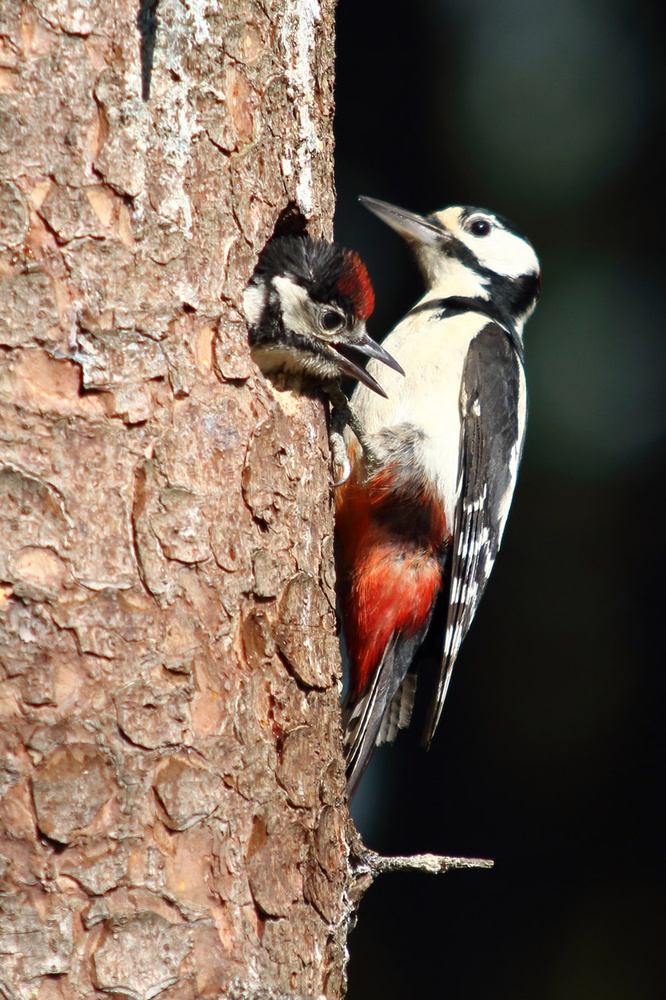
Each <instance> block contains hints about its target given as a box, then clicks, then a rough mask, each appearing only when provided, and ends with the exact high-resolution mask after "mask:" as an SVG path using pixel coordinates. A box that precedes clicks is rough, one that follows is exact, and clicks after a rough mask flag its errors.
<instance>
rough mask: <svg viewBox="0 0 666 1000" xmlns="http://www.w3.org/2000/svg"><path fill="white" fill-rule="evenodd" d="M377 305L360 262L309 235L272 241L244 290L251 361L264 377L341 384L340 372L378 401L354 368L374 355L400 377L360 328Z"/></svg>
mask: <svg viewBox="0 0 666 1000" xmlns="http://www.w3.org/2000/svg"><path fill="white" fill-rule="evenodd" d="M374 304H375V297H374V293H373V290H372V285H371V284H370V278H369V277H368V272H367V270H366V268H365V265H364V263H363V262H362V260H361V259H360V257H359V256H358V255H357V254H355V253H353V252H352V251H351V250H344V249H342V248H341V247H338V246H336V245H335V244H331V243H326V242H324V241H323V240H313V239H310V237H309V236H285V237H278V238H276V239H273V240H271V241H270V242H269V243H268V244H267V245H266V247H265V249H264V250H263V252H262V254H261V256H260V258H259V262H258V263H257V267H256V269H255V271H254V274H253V275H252V278H251V279H250V282H249V284H248V286H247V289H246V291H245V297H244V307H245V317H246V319H247V323H248V327H249V331H250V345H251V347H252V356H253V358H254V360H255V361H256V363H257V364H258V365H259V367H260V368H261V370H262V371H263V372H264V374H265V375H273V374H278V373H284V374H285V375H288V376H289V375H291V376H299V377H305V378H306V380H308V381H310V382H313V383H315V384H319V385H322V386H323V387H324V388H325V387H326V386H327V385H331V384H334V383H339V382H340V379H341V378H342V376H343V375H349V376H351V377H352V378H355V379H358V380H359V382H363V383H364V384H365V385H367V386H368V387H369V388H370V389H373V390H374V391H375V392H377V393H379V394H380V395H382V396H384V395H385V393H384V390H383V389H382V388H381V386H380V385H379V383H378V382H377V381H376V380H375V379H374V378H373V377H372V375H370V374H369V373H368V372H367V371H366V370H365V369H364V368H362V367H361V366H360V364H359V363H358V362H359V361H361V360H362V358H359V357H358V355H362V356H365V357H369V358H377V360H379V361H382V362H383V363H384V364H386V365H388V366H389V367H390V368H394V369H395V370H396V371H399V372H402V369H401V367H400V365H399V364H398V363H397V361H394V360H393V358H392V357H391V355H390V354H388V352H387V351H385V350H384V349H383V348H382V347H380V345H379V344H377V343H375V341H374V340H373V339H372V338H371V337H370V336H368V333H367V331H366V328H365V324H366V320H367V319H368V317H369V316H370V314H371V312H372V310H373V308H374Z"/></svg>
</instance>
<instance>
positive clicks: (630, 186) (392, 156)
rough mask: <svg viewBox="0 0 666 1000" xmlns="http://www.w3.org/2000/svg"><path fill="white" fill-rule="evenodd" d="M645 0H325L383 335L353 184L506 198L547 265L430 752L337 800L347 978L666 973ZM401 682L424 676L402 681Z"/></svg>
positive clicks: (649, 28) (560, 979) (603, 985)
mask: <svg viewBox="0 0 666 1000" xmlns="http://www.w3.org/2000/svg"><path fill="white" fill-rule="evenodd" d="M663 19H664V14H663V13H660V12H659V11H658V10H657V5H656V4H653V3H647V2H641V0H638V2H636V0H631V2H630V0H560V2H555V0H548V2H547V0H534V2H529V0H503V2H501V3H500V2H494V3H493V2H491V0H412V2H410V3H400V4H398V3H393V4H392V3H390V2H387V0H384V2H380V0H364V2H358V0H341V2H340V4H339V7H338V66H337V71H338V83H337V118H336V135H337V184H338V215H337V219H336V225H337V238H338V240H339V241H340V242H342V243H344V244H345V245H347V246H351V247H354V248H355V249H357V250H359V251H360V252H361V254H362V256H363V257H364V258H365V259H366V262H367V263H368V266H369V269H370V273H371V275H372V278H373V281H374V284H375V288H376V292H377V296H378V307H377V310H376V314H375V318H374V321H373V322H372V323H371V332H373V333H374V334H375V335H377V336H383V334H384V333H386V332H387V331H388V330H389V329H390V327H391V325H392V324H393V323H394V322H395V321H396V320H397V319H398V318H399V317H400V315H401V314H402V313H403V312H404V311H405V310H406V309H407V307H408V306H409V305H410V304H411V302H412V301H413V300H414V299H415V298H416V297H417V296H418V295H420V293H421V283H420V278H419V276H418V273H417V271H416V268H415V266H414V265H413V264H412V261H411V259H410V257H409V254H408V251H407V249H406V247H405V246H404V245H403V244H402V241H401V240H400V239H399V237H398V236H397V235H395V234H393V233H392V232H391V231H390V230H389V229H388V228H385V227H383V226H382V225H381V224H380V223H379V222H378V221H377V220H376V219H374V218H373V217H372V216H371V215H370V214H369V213H367V212H366V211H364V210H363V209H362V208H361V207H360V206H359V205H357V204H356V197H357V195H358V194H367V195H372V196H374V197H378V198H382V199H385V200H387V201H392V202H394V203H396V204H398V205H401V206H403V207H405V208H409V209H412V210H414V211H419V212H428V211H432V210H434V209H438V208H442V207H443V206H444V205H447V204H460V203H463V204H475V205H479V206H484V207H488V208H491V209H494V210H496V211H499V212H501V213H502V214H504V215H507V216H509V217H510V218H511V219H512V220H513V221H514V222H515V223H516V224H517V225H518V226H519V227H520V228H522V229H523V231H524V232H525V233H526V234H527V235H528V236H529V237H530V238H531V239H532V241H533V243H534V245H535V246H536V248H537V250H538V252H539V254H540V257H541V260H542V264H543V272H544V286H543V294H542V299H541V302H540V304H539V306H538V309H537V312H536V315H535V317H534V318H533V319H532V320H531V321H530V323H529V324H528V327H527V332H526V349H527V367H528V376H529V385H530V421H529V426H528V434H527V444H526V450H525V456H524V460H523V466H522V470H521V476H520V480H519V484H518V489H517V493H516V498H515V501H514V506H513V509H512V513H511V517H510V519H509V525H508V528H507V531H506V535H505V540H504V544H503V549H502V552H501V554H500V557H499V560H498V562H497V565H496V568H495V570H494V573H493V577H492V580H491V583H490V585H489V588H488V591H487V593H486V596H485V598H484V600H483V602H482V605H481V609H480V611H479V614H478V616H477V619H476V621H475V623H474V626H473V628H472V631H471V633H470V635H469V636H468V638H467V640H466V642H465V644H464V646H463V650H462V653H461V655H460V657H459V660H458V664H457V666H456V670H455V672H454V680H453V685H452V688H451V691H450V694H449V698H448V700H447V704H446V707H445V711H444V716H443V719H442V723H441V725H440V730H439V731H438V734H437V737H436V739H435V744H434V747H433V749H432V751H431V752H430V753H428V754H426V753H425V752H423V751H422V750H421V749H420V747H419V745H418V742H419V733H418V732H415V731H413V730H410V731H409V732H408V733H406V734H402V735H401V736H400V737H399V739H398V741H397V743H396V745H395V747H393V748H392V749H386V750H382V751H379V752H378V753H377V754H376V756H375V759H374V761H373V764H372V765H371V768H370V770H369V771H368V773H367V775H366V778H365V779H364V781H363V784H362V786H361V791H360V792H359V794H358V796H357V800H356V803H355V814H356V816H357V820H358V823H359V826H360V828H361V830H362V832H363V834H364V837H365V839H366V842H367V843H368V844H369V845H370V846H372V847H374V848H375V849H377V850H380V851H382V852H384V853H412V852H418V851H435V852H440V853H449V854H467V855H478V856H484V857H492V858H494V859H495V861H496V868H495V870H494V871H493V872H492V873H488V872H469V873H453V874H450V875H447V876H446V877H445V878H442V879H432V878H428V877H426V876H406V875H402V876H398V875H393V876H384V877H383V879H382V880H381V881H380V882H378V883H377V884H376V885H375V886H374V887H373V888H372V889H371V891H370V892H369V894H368V896H367V897H366V899H365V900H364V902H363V905H362V908H361V911H360V917H359V923H358V927H357V929H356V930H355V931H354V933H353V935H352V938H351V956H352V957H351V965H350V990H349V1000H379V998H382V1000H392V998H398V997H399V998H411V997H419V998H425V1000H429V998H435V997H436V998H446V1000H480V998H483V1000H522V998H529V1000H661V998H663V997H664V996H666V973H665V971H664V970H665V964H666V962H665V958H664V956H665V955H666V922H665V921H664V916H665V910H666V903H665V901H664V889H665V888H666V885H665V882H666V880H665V879H664V772H665V770H666V768H665V766H664V765H665V763H666V761H665V754H664V747H665V740H664V736H663V731H664V724H663V717H664V709H665V697H664V696H665V694H666V683H665V677H666V663H665V662H664V661H665V659H666V657H665V655H664V640H663V627H662V626H663V621H664V617H665V613H664V583H663V577H664V566H665V565H666V558H665V557H666V552H665V549H666V544H665V543H666V531H665V530H664V516H665V514H666V502H665V501H666V497H665V490H664V476H665V472H664V455H665V450H666V449H665V443H666V322H665V317H666V306H665V303H664V287H665V284H666V283H665V281H664V246H665V244H666V220H665V212H664V200H665V197H666V196H665V194H664V186H665V181H666V169H665V166H666V164H665V162H664V161H665V157H664V96H665V92H666V90H665V85H664V84H665V75H666V70H665V66H666V63H665V60H664V54H663V53H664V24H663ZM422 696H423V693H422Z"/></svg>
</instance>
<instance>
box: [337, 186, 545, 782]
mask: <svg viewBox="0 0 666 1000" xmlns="http://www.w3.org/2000/svg"><path fill="white" fill-rule="evenodd" d="M361 201H362V202H363V203H364V204H365V205H366V207H367V208H369V209H370V210H371V211H372V212H374V213H375V215H377V216H379V218H380V219H382V220H383V221H384V222H387V223H388V224H389V225H390V226H391V227H392V228H393V229H395V230H396V231H397V232H398V233H400V234H401V235H402V236H403V237H404V238H405V239H406V240H407V241H408V243H409V244H410V246H411V248H412V250H413V251H414V254H415V256H416V259H417V262H418V264H419V266H420V269H421V271H422V273H423V276H424V278H425V283H426V289H427V290H426V293H425V295H424V296H423V298H422V299H421V300H420V301H419V302H418V303H417V304H416V305H415V306H414V307H413V308H412V309H410V310H409V312H408V313H407V315H406V316H405V317H404V319H402V320H401V322H400V323H398V325H397V326H396V327H395V329H394V330H393V331H392V332H391V333H390V334H389V335H388V337H387V338H386V340H385V344H386V348H387V350H389V351H390V352H391V354H392V355H393V356H394V357H395V358H397V360H398V361H399V362H400V364H401V365H402V367H403V368H404V371H405V378H400V379H398V378H396V377H394V376H393V374H392V373H391V372H388V373H387V376H386V378H385V379H384V386H385V388H386V393H387V398H379V397H378V396H375V395H373V394H371V393H369V392H368V391H367V389H366V388H365V387H364V386H362V385H359V386H358V387H357V388H356V390H355V392H354V394H353V395H352V398H351V405H352V407H353V409H354V412H355V413H356V415H357V418H358V421H359V423H360V424H361V426H362V428H363V447H362V448H361V447H360V446H359V445H358V444H356V443H354V442H353V441H352V440H351V437H350V440H349V448H350V454H351V457H352V474H351V477H350V479H349V481H348V482H347V484H346V485H345V486H344V487H343V488H342V489H341V490H340V491H338V493H337V494H336V507H337V514H336V518H337V533H338V579H339V587H340V592H341V610H342V617H343V626H344V633H345V640H346V645H347V651H348V655H349V660H350V686H349V691H348V694H347V698H346V701H345V705H344V719H345V744H346V753H347V766H348V794H349V797H351V796H352V795H353V794H354V792H355V790H356V787H357V785H358V782H359V780H360V778H361V776H362V774H363V771H364V769H365V767H366V766H367V763H368V761H369V759H370V756H371V754H372V751H373V749H374V747H375V745H376V744H378V743H382V742H384V741H385V740H393V739H394V738H395V735H396V733H397V730H398V729H399V728H403V727H404V726H406V725H407V724H408V723H409V719H410V715H411V709H412V704H413V700H414V692H415V685H416V669H417V666H418V655H417V654H418V653H419V650H420V647H421V646H422V643H423V642H424V640H425V639H426V637H428V643H427V647H428V649H432V645H433V642H434V643H435V644H436V648H437V660H438V661H439V667H438V678H437V682H436V687H435V690H434V694H433V696H432V700H431V703H430V706H429V710H428V715H427V721H426V727H425V732H424V744H425V745H426V746H429V745H430V742H431V740H432V738H433V735H434V732H435V729H436V727H437V724H438V722H439V718H440V715H441V712H442V706H443V703H444V698H445V696H446V692H447V688H448V686H449V682H450V679H451V670H452V668H453V664H454V662H455V659H456V656H457V655H458V651H459V649H460V644H461V643H462V641H463V639H464V637H465V635H466V633H467V630H468V629H469V627H470V625H471V622H472V619H473V617H474V614H475V612H476V609H477V606H478V603H479V600H480V598H481V595H482V594H483V591H484V589H485V587H486V583H487V582H488V577H489V575H490V571H491V569H492V567H493V563H494V561H495V557H496V555H497V552H498V549H499V547H500V542H501V540H502V534H503V532H504V526H505V524H506V519H507V515H508V512H509V506H510V504H511V498H512V496H513V491H514V486H515V483H516V476H517V473H518V465H519V462H520V457H521V453H522V448H523V439H524V434H525V420H526V414H527V392H526V383H525V371H524V367H523V326H524V324H525V321H526V320H527V319H528V317H529V316H530V315H531V313H532V311H533V310H534V307H535V305H536V301H537V297H538V293H539V288H540V284H541V273H540V266H539V261H538V259H537V256H536V254H535V252H534V250H533V248H532V246H531V244H530V243H529V242H528V241H527V240H526V239H525V238H524V237H523V236H521V235H520V233H518V232H517V231H516V230H515V229H514V228H513V227H512V226H511V225H510V224H509V223H508V222H507V221H506V220H505V219H503V218H501V217H500V216H498V215H495V214H494V213H492V212H488V211H485V210H484V209H478V208H465V207H454V208H446V209H444V210H442V211H441V212H435V213H434V214H433V215H429V216H427V217H423V216H420V215H414V214H413V213H411V212H406V211H403V210H402V209H399V208H396V207H395V206H393V205H388V204H386V203H385V202H381V201H376V200H374V199H371V198H362V199H361ZM373 370H374V369H373V365H372V363H371V364H370V371H371V372H373ZM347 434H349V432H347ZM421 652H422V653H423V651H421Z"/></svg>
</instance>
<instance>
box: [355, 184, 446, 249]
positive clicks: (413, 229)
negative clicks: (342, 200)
mask: <svg viewBox="0 0 666 1000" xmlns="http://www.w3.org/2000/svg"><path fill="white" fill-rule="evenodd" d="M358 200H359V201H360V202H361V204H362V205H365V207H366V208H369V209H370V211H371V212H373V213H374V214H375V215H376V216H377V217H378V218H379V219H381V220H382V222H385V223H386V224H387V225H388V226H390V227H391V229H395V231H396V233H400V235H401V236H403V237H404V238H405V239H406V240H407V241H408V242H409V243H426V244H427V245H428V246H440V245H441V242H442V237H443V236H445V235H446V233H445V232H444V230H443V229H441V228H440V227H439V226H437V225H436V224H435V223H434V222H430V220H429V219H426V218H424V217H423V216H422V215H416V214H415V213H414V212H407V211H406V210H405V209H404V208H398V207H397V206H396V205H389V203H388V202H387V201H379V200H378V199H377V198H366V197H364V196H361V197H360V198H359V199H358Z"/></svg>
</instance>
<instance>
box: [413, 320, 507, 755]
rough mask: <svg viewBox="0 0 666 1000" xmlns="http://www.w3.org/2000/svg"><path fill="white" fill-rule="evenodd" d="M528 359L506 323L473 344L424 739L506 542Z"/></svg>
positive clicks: (465, 379) (428, 736)
mask: <svg viewBox="0 0 666 1000" xmlns="http://www.w3.org/2000/svg"><path fill="white" fill-rule="evenodd" d="M521 393H523V394H524V393H525V379H524V374H523V365H522V358H521V355H520V353H519V350H518V348H517V347H516V345H515V344H514V343H513V342H512V340H511V339H510V337H509V335H508V334H507V333H506V331H505V330H503V329H502V327H500V326H497V325H496V324H494V323H489V324H488V325H487V326H485V327H484V328H483V329H482V330H481V332H480V333H479V334H478V335H477V336H476V337H475V338H474V340H473V341H472V343H471V345H470V348H469V351H468V354H467V358H466V361H465V368H464V372H463V382H462V388H461V394H460V406H461V414H462V430H461V447H460V466H459V469H458V484H457V497H458V500H457V505H456V512H455V521H454V525H453V544H452V551H451V576H450V585H449V599H448V607H447V612H446V630H445V633H444V646H443V654H442V663H441V667H440V671H439V678H438V682H437V688H436V690H435V694H434V696H433V699H432V701H431V704H430V707H429V709H428V716H427V720H426V725H425V731H424V738H423V742H424V744H426V745H427V746H429V745H430V742H431V740H432V738H433V735H434V733H435V729H436V728H437V723H438V722H439V718H440V715H441V713H442V707H443V705H444V699H445V697H446V692H447V690H448V686H449V682H450V680H451V671H452V670H453V664H454V663H455V660H456V657H457V655H458V652H459V650H460V645H461V643H462V641H463V639H464V638H465V635H466V634H467V630H468V629H469V627H470V625H471V624H472V619H473V618H474V615H475V613H476V609H477V607H478V604H479V601H480V600H481V595H482V594H483V591H484V590H485V587H486V584H487V582H488V577H489V576H490V572H491V570H492V568H493V563H494V562H495V557H496V555H497V552H498V550H499V547H500V542H501V540H502V533H503V531H504V525H505V523H506V517H507V514H508V510H509V505H510V503H511V497H512V495H513V490H514V487H515V484H516V476H517V472H518V465H519V462H520V456H521V452H522V444H523V436H524V425H525V421H524V418H523V419H522V420H521V419H520V417H519V404H520V403H521V402H523V403H526V400H525V399H524V397H523V399H521Z"/></svg>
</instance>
